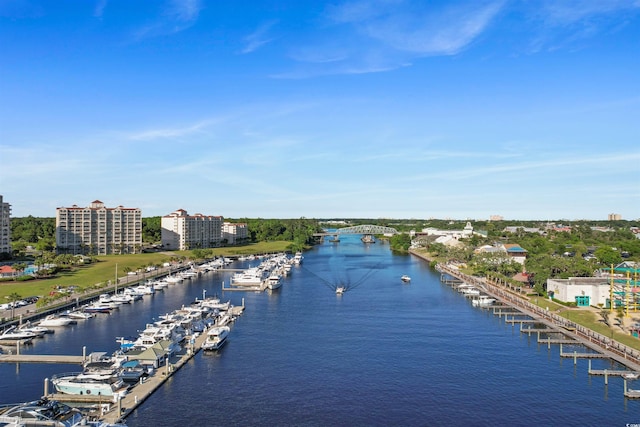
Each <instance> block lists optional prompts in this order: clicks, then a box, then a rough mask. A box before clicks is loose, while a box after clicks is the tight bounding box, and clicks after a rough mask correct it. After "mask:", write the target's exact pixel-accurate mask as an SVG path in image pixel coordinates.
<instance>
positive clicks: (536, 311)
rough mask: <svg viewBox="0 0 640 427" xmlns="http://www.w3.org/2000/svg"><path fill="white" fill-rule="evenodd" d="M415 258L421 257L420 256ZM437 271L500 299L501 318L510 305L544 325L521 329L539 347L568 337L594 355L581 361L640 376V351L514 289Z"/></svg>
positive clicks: (632, 394) (636, 394) (633, 394)
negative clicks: (596, 360) (606, 364)
mask: <svg viewBox="0 0 640 427" xmlns="http://www.w3.org/2000/svg"><path fill="white" fill-rule="evenodd" d="M412 253H413V252H412ZM415 255H417V256H420V255H419V254H415ZM436 269H437V270H438V271H440V273H441V274H443V273H446V274H448V275H450V276H457V277H458V278H459V279H460V280H463V281H464V282H465V283H468V284H471V285H473V286H474V287H476V288H478V289H480V290H481V292H483V293H486V294H487V295H489V296H491V297H493V298H496V300H497V302H498V304H500V308H499V309H494V314H498V315H500V311H501V310H502V309H503V308H505V307H504V305H508V306H510V308H511V310H517V311H519V312H520V313H521V315H526V316H529V317H530V318H531V319H535V320H536V321H537V323H539V324H540V325H543V327H544V328H545V329H539V328H531V327H529V328H522V327H521V328H520V330H521V332H524V333H528V334H529V335H531V333H532V332H535V333H538V342H539V343H541V344H543V343H545V342H547V343H548V344H550V343H552V342H553V341H551V340H550V339H546V340H545V339H540V334H541V333H544V334H558V333H560V334H562V335H563V336H564V337H565V338H564V339H566V340H571V342H570V343H566V344H574V345H582V346H584V347H586V348H587V349H590V350H591V351H592V352H590V353H586V352H583V353H580V356H581V357H584V358H588V359H589V360H591V358H602V359H610V360H612V361H615V362H617V363H620V364H621V365H622V366H624V367H626V368H628V369H629V370H630V371H632V372H640V350H636V349H634V348H632V347H629V346H626V345H624V344H622V343H620V342H619V341H616V340H614V339H612V337H608V336H605V335H603V334H600V333H598V332H596V331H593V330H591V329H589V328H587V327H584V326H582V325H580V324H577V323H575V322H572V321H571V320H569V319H567V318H565V317H562V316H560V315H558V314H557V313H555V312H553V311H550V310H549V309H548V308H546V309H545V308H542V307H540V306H538V305H536V304H533V303H531V302H530V301H528V300H527V299H526V298H524V297H523V296H522V295H521V294H519V293H516V292H515V291H514V290H513V289H508V287H506V286H501V285H500V284H499V283H497V282H493V281H491V280H488V279H485V278H479V277H474V276H469V275H467V274H464V273H462V272H461V271H459V270H458V269H456V268H455V267H452V266H449V265H446V264H444V265H443V264H438V265H437V266H436ZM502 314H504V313H502ZM505 318H508V317H506V316H505ZM558 344H560V345H561V346H562V344H565V342H564V341H563V342H561V343H560V342H558ZM560 352H561V356H562V357H573V358H574V364H575V363H577V359H578V353H577V352H574V353H566V354H565V353H563V352H562V348H561V350H560ZM623 378H624V376H623ZM624 381H625V396H626V397H629V398H640V390H626V381H627V379H626V378H625V379H624Z"/></svg>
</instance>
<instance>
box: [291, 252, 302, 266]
mask: <svg viewBox="0 0 640 427" xmlns="http://www.w3.org/2000/svg"><path fill="white" fill-rule="evenodd" d="M303 258H304V257H303V256H302V252H296V253H295V255H294V256H293V263H294V264H295V265H300V264H302V259H303Z"/></svg>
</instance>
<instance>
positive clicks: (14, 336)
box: [0, 326, 38, 344]
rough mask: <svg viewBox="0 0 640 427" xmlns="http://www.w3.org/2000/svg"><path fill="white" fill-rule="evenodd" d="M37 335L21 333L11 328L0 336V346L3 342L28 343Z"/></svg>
mask: <svg viewBox="0 0 640 427" xmlns="http://www.w3.org/2000/svg"><path fill="white" fill-rule="evenodd" d="M37 336H38V335H37V334H35V333H33V332H30V331H21V330H20V329H18V328H16V327H15V326H11V327H10V328H8V329H7V330H5V331H4V332H3V333H2V334H0V344H2V343H3V342H5V343H6V342H15V341H21V342H24V341H29V342H31V340H32V339H34V338H36V337H37Z"/></svg>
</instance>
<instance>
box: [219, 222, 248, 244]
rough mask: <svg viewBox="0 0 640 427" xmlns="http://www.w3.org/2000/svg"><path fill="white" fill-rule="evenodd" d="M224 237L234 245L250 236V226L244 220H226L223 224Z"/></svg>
mask: <svg viewBox="0 0 640 427" xmlns="http://www.w3.org/2000/svg"><path fill="white" fill-rule="evenodd" d="M222 238H223V239H224V240H226V241H227V243H228V244H230V245H234V244H236V243H238V242H242V241H244V240H246V239H248V238H249V228H248V227H247V224H245V223H244V222H225V223H224V224H222Z"/></svg>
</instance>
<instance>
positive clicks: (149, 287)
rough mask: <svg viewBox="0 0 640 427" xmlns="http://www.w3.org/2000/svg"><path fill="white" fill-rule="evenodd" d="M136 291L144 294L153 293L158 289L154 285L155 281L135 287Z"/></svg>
mask: <svg viewBox="0 0 640 427" xmlns="http://www.w3.org/2000/svg"><path fill="white" fill-rule="evenodd" d="M133 289H134V290H135V291H136V292H138V293H140V294H143V295H153V294H155V293H156V289H155V288H154V287H153V283H146V284H143V285H138V286H136V287H135V288H133Z"/></svg>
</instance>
